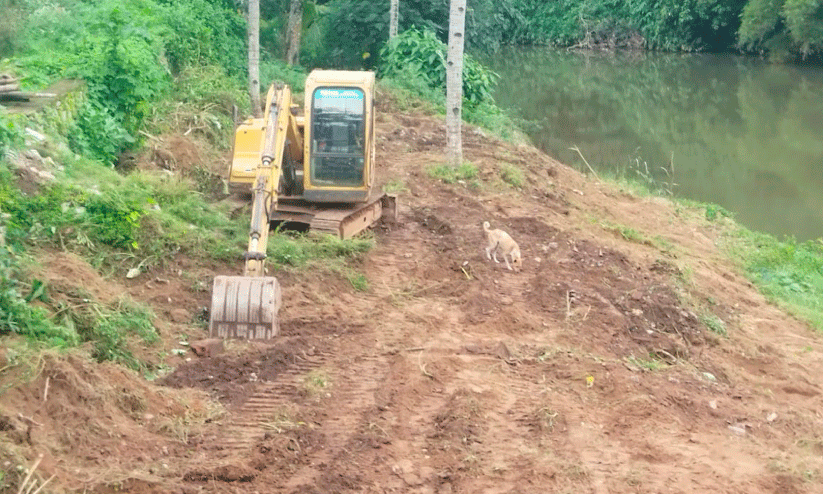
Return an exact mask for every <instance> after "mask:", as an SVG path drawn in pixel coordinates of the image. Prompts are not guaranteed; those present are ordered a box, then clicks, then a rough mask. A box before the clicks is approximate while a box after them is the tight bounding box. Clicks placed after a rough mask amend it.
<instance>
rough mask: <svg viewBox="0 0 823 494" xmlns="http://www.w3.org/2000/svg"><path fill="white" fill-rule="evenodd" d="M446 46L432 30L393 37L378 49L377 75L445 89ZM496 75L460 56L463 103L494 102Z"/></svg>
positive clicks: (469, 104)
mask: <svg viewBox="0 0 823 494" xmlns="http://www.w3.org/2000/svg"><path fill="white" fill-rule="evenodd" d="M447 50H448V47H447V46H446V45H445V44H444V43H443V42H442V41H440V40H439V39H437V37H436V36H435V35H434V33H433V32H431V31H419V30H417V29H414V28H412V29H410V30H408V31H405V32H403V33H401V34H398V35H397V36H395V37H394V38H392V39H391V40H390V41H389V42H388V43H386V45H385V46H384V47H383V48H382V49H381V50H380V59H381V63H380V68H379V70H378V76H380V77H385V78H389V79H393V80H395V81H398V80H404V79H405V80H418V81H422V82H423V84H424V85H425V86H427V87H429V88H431V89H434V90H437V91H441V92H442V91H445V90H446V53H447ZM498 77H499V76H498V75H497V74H496V73H495V72H493V71H491V70H489V69H487V68H485V67H484V66H483V65H482V64H481V63H480V62H478V61H477V60H476V59H475V58H474V57H472V56H471V55H470V54H468V53H465V54H464V57H463V101H464V103H465V104H466V105H468V106H469V107H474V106H477V105H480V104H482V103H492V102H493V101H494V99H493V97H492V92H493V90H494V85H495V83H496V81H497V79H498Z"/></svg>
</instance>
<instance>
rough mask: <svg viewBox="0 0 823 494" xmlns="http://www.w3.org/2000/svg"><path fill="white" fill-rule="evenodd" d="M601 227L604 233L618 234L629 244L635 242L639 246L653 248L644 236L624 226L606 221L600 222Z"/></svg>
mask: <svg viewBox="0 0 823 494" xmlns="http://www.w3.org/2000/svg"><path fill="white" fill-rule="evenodd" d="M601 226H602V227H603V229H604V230H606V231H610V232H614V233H618V234H620V236H621V237H623V238H624V239H625V240H628V241H629V242H637V243H639V244H645V245H649V246H654V244H653V243H652V242H651V241H650V240H649V239H648V238H647V237H646V236H645V235H643V234H642V233H640V232H638V231H637V230H635V229H634V228H631V227H628V226H625V225H618V224H615V223H611V222H608V221H603V222H601Z"/></svg>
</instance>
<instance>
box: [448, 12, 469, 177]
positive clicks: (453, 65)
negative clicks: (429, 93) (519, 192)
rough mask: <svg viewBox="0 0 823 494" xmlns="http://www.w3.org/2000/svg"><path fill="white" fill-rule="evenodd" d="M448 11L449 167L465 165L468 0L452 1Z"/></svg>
mask: <svg viewBox="0 0 823 494" xmlns="http://www.w3.org/2000/svg"><path fill="white" fill-rule="evenodd" d="M450 3H451V8H450V11H449V53H448V58H447V59H446V142H447V146H448V150H447V151H448V156H449V164H450V165H451V166H454V167H457V166H460V164H461V163H463V140H462V136H461V134H460V132H461V124H462V118H463V117H462V114H461V112H462V109H463V38H464V36H463V32H464V28H465V25H466V0H451V2H450Z"/></svg>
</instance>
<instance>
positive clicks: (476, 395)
mask: <svg viewBox="0 0 823 494" xmlns="http://www.w3.org/2000/svg"><path fill="white" fill-rule="evenodd" d="M380 109H381V110H382V111H381V113H380V117H379V127H378V136H379V140H378V162H379V164H380V166H381V168H380V169H379V180H380V181H381V183H386V182H391V183H393V184H395V185H396V184H397V183H399V182H402V183H403V184H405V187H406V189H407V190H406V191H403V192H401V193H400V199H399V202H400V210H399V221H398V223H397V224H396V225H390V226H387V227H384V228H380V229H378V230H376V232H375V233H376V239H377V246H376V248H375V249H373V250H372V251H371V252H369V253H368V254H367V255H366V256H365V258H364V260H363V261H362V265H359V266H357V269H359V270H361V271H362V272H363V273H365V276H366V278H367V279H368V283H369V288H368V289H367V290H366V291H357V290H355V289H354V288H352V286H351V285H350V284H349V283H348V282H347V281H346V280H345V279H343V278H342V277H341V276H340V275H339V274H335V273H334V272H332V271H328V272H327V271H325V270H315V271H312V270H297V271H282V272H278V273H276V274H277V276H278V277H279V279H280V282H281V284H282V285H283V287H284V294H283V300H284V308H283V310H282V312H281V317H282V321H283V322H282V332H283V334H282V336H281V337H279V338H278V339H277V340H275V341H273V342H272V343H271V344H259V343H254V344H252V343H243V342H228V343H227V344H226V351H225V353H223V354H220V355H217V356H214V357H209V358H197V357H195V356H194V355H193V354H191V355H189V356H188V357H177V358H176V360H171V361H170V364H172V365H175V366H176V368H175V369H174V371H173V372H172V373H170V374H169V375H168V376H167V377H166V378H164V379H162V380H160V381H155V382H146V381H144V380H143V379H141V378H140V376H136V375H134V374H132V373H130V372H127V371H124V370H122V369H121V368H119V367H117V366H114V365H99V366H98V365H90V364H89V363H88V362H87V361H85V360H83V359H81V358H78V357H73V358H65V357H57V356H47V357H46V358H45V360H44V361H43V362H42V365H41V366H40V372H39V374H38V375H37V377H36V378H35V379H33V380H32V381H31V382H30V383H29V384H26V385H22V386H18V387H15V388H12V389H10V390H7V391H6V392H5V393H4V394H3V395H2V407H0V412H1V413H0V435H4V437H5V438H6V441H7V442H5V443H3V444H14V445H15V446H14V447H15V448H17V449H18V450H19V451H21V452H23V453H24V454H25V455H26V456H27V458H28V459H29V460H31V461H32V462H33V461H35V459H36V457H37V455H38V454H43V455H44V456H43V460H42V462H41V463H40V465H39V466H38V470H37V475H39V476H41V477H43V478H48V477H49V476H50V475H52V474H56V477H55V480H53V481H52V482H53V483H52V484H50V485H53V486H57V488H59V489H64V490H67V491H72V492H95V493H109V492H134V493H167V492H171V493H176V492H179V493H195V492H208V493H212V492H213V493H218V492H219V493H257V492H259V493H264V492H265V493H294V494H297V493H346V492H359V493H360V492H369V493H389V492H396V493H420V494H425V493H480V492H483V493H503V492H517V493H531V492H534V493H538V492H540V493H543V492H556V493H596V494H600V493H610V494H623V493H682V494H686V493H689V494H691V493H695V494H697V493H700V494H703V493H708V492H711V493H745V494H758V493H816V492H821V486H823V422H822V420H823V419H822V418H821V412H820V410H821V409H823V398H821V383H820V376H821V375H823V358H821V357H822V356H823V345H822V344H821V338H820V336H819V335H818V334H815V333H814V332H812V331H811V330H810V329H809V328H808V327H807V326H806V325H804V324H803V323H801V322H798V321H796V320H794V319H793V318H791V317H789V316H787V315H786V314H785V313H784V312H782V311H781V310H779V309H777V308H775V307H774V306H773V305H770V304H769V303H767V302H766V301H765V300H764V298H763V297H762V296H761V295H759V294H758V293H757V291H756V290H755V288H754V287H753V286H752V285H751V284H749V283H748V282H747V281H746V280H745V279H744V278H743V277H742V276H741V275H740V274H739V270H738V269H737V268H735V267H734V266H733V265H732V264H731V263H729V262H728V261H726V260H725V258H724V256H723V255H722V254H721V253H720V250H719V248H718V241H719V233H718V229H719V226H718V225H717V224H716V223H709V222H707V221H706V220H705V219H703V218H702V217H701V215H700V214H699V213H698V212H695V211H690V210H688V209H687V208H683V207H680V206H677V205H674V204H672V203H670V202H669V201H666V200H663V199H658V198H638V197H634V196H631V195H629V194H627V193H624V192H623V191H621V190H619V189H618V188H617V187H616V186H614V185H610V184H604V183H600V182H598V181H596V180H594V179H592V178H587V177H584V176H582V175H581V174H579V173H577V172H576V171H574V170H572V169H570V168H568V167H567V166H565V165H562V164H560V163H558V162H556V161H554V160H552V159H551V158H549V157H547V156H545V155H543V154H541V153H540V152H538V151H536V150H535V149H533V148H531V147H528V146H516V145H511V144H508V143H504V142H498V141H497V140H495V139H493V138H489V137H486V136H484V135H483V134H482V133H480V132H478V131H475V130H473V129H471V128H465V129H464V153H465V159H466V160H468V161H470V162H472V163H474V164H476V165H477V166H478V167H479V170H480V174H479V176H478V177H477V179H469V180H467V181H466V183H456V184H443V183H440V182H439V181H436V180H434V179H432V178H430V177H429V176H428V174H427V173H426V171H425V169H426V167H427V166H430V165H435V164H440V163H442V162H443V160H444V158H443V154H442V150H443V148H444V145H445V140H444V135H445V132H444V128H443V125H442V122H441V121H439V120H438V119H435V118H431V117H427V116H423V115H417V114H408V113H407V114H400V113H396V112H390V111H389V108H388V107H387V106H386V105H385V104H383V105H381V108H380ZM176 139H178V145H176V146H174V147H173V149H183V150H185V149H186V146H182V145H180V141H181V140H184V139H183V138H182V137H179V136H178V137H177V138H176ZM189 155H190V156H195V155H196V153H191V152H189ZM185 161H186V159H184V158H182V157H181V158H180V159H178V160H177V161H176V163H177V164H178V165H181V164H182V163H184V162H185ZM507 164H508V165H514V166H517V167H520V168H522V169H523V170H524V173H525V184H526V185H525V186H524V187H523V188H522V189H515V188H513V187H510V186H509V185H507V184H506V183H505V182H503V181H502V180H501V179H500V176H501V169H502V168H501V167H502V166H506V165H507ZM180 167H181V168H185V166H182V165H181V166H180ZM483 221H490V222H491V223H492V225H493V226H495V227H500V228H503V229H505V230H507V231H508V232H510V233H511V235H512V236H513V237H514V238H515V240H517V241H518V243H519V244H520V247H521V249H522V251H523V256H524V267H523V270H522V272H520V273H514V272H510V271H508V270H506V269H505V266H504V265H503V264H495V263H494V262H490V261H487V260H486V259H485V256H484V255H483V238H482V230H481V224H482V222H483ZM628 231H631V232H632V234H631V235H624V234H621V232H622V233H626V232H628ZM627 237H628V239H627ZM44 265H45V266H46V271H47V272H48V273H49V279H50V282H51V283H52V285H53V286H56V287H60V286H64V287H65V288H66V289H67V290H68V289H70V288H71V287H72V286H73V287H74V288H75V289H77V288H78V287H80V288H82V289H83V290H84V291H85V292H86V293H91V294H93V295H94V296H97V297H107V296H108V297H111V294H113V293H119V292H122V291H127V292H128V293H129V294H130V295H131V296H132V297H133V298H134V299H136V300H139V301H141V302H144V303H147V304H149V305H151V306H152V307H153V308H154V310H155V311H156V313H157V315H158V320H157V326H158V329H160V331H161V333H162V334H163V338H164V341H163V343H162V344H161V345H160V347H161V348H155V349H152V350H150V351H155V352H156V351H160V350H165V351H168V350H170V349H171V348H174V347H176V345H177V341H178V340H179V339H180V338H182V336H181V335H186V336H188V338H189V339H191V340H194V339H197V338H201V337H205V336H206V332H205V330H203V329H202V326H197V325H196V324H194V323H193V322H192V320H193V319H196V316H197V315H198V314H199V312H200V311H201V310H202V308H203V307H205V306H208V304H209V293H208V291H207V290H204V287H208V286H209V284H210V279H211V277H212V276H214V275H215V274H230V273H236V272H239V270H240V267H239V265H237V264H235V265H231V266H203V265H197V264H195V263H193V262H192V261H190V260H188V259H185V258H180V259H178V260H176V261H175V263H174V264H173V265H171V266H169V267H168V268H167V270H166V271H164V272H156V273H151V274H150V275H144V276H143V277H141V278H138V279H136V280H131V281H129V282H128V283H121V282H120V281H117V280H103V279H101V278H99V276H97V275H96V274H95V273H94V272H93V270H91V269H90V268H89V267H88V266H86V265H85V264H84V263H83V262H82V261H80V260H79V259H78V258H76V257H73V256H71V255H69V254H65V253H52V254H50V255H49V256H48V258H47V259H46V261H45V262H44ZM61 283H62V285H61ZM708 314H713V315H714V316H716V317H717V318H719V319H720V320H722V321H723V322H724V323H725V328H726V330H727V333H728V336H727V337H726V336H723V335H720V334H717V333H716V332H713V331H711V330H710V329H709V328H708V327H707V326H706V324H705V323H704V321H706V320H707V315H708ZM2 366H3V365H2V363H0V367H2ZM216 402H219V406H218V403H216ZM18 414H20V416H18ZM21 417H22V418H21ZM25 417H29V418H31V419H33V420H34V421H36V423H37V424H36V425H33V426H32V425H27V424H26V423H25V422H24V421H23V418H25Z"/></svg>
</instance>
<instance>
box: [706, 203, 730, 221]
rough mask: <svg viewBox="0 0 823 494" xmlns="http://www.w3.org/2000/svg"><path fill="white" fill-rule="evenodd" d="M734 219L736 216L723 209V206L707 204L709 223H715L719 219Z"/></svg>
mask: <svg viewBox="0 0 823 494" xmlns="http://www.w3.org/2000/svg"><path fill="white" fill-rule="evenodd" d="M720 217H723V218H732V217H734V214H733V213H731V212H729V211H728V210H726V209H725V208H723V207H722V206H718V205H717V204H706V219H707V220H709V221H715V220H717V219H718V218H720Z"/></svg>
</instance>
